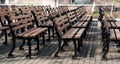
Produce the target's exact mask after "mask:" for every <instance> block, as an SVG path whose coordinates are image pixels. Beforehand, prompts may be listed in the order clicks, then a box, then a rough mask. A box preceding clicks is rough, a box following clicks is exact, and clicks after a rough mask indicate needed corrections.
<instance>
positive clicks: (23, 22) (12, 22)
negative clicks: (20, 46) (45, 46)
mask: <svg viewBox="0 0 120 64" xmlns="http://www.w3.org/2000/svg"><path fill="white" fill-rule="evenodd" d="M5 18H6V19H7V21H8V23H9V28H10V31H11V33H12V38H13V39H12V50H11V51H10V52H9V54H8V57H13V56H14V55H13V51H14V50H15V48H16V39H23V42H24V43H25V40H27V41H28V48H29V52H28V53H29V54H28V55H27V56H26V57H27V58H31V40H32V39H35V40H36V41H37V50H38V52H39V36H40V35H44V33H45V31H46V30H47V28H38V27H35V26H34V24H33V18H32V14H28V15H18V16H15V15H11V16H9V15H6V16H5ZM21 29H23V30H22V31H20V30H21ZM17 31H20V32H17ZM43 40H44V37H43Z"/></svg>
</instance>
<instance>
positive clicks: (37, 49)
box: [36, 37, 40, 53]
mask: <svg viewBox="0 0 120 64" xmlns="http://www.w3.org/2000/svg"><path fill="white" fill-rule="evenodd" d="M36 40H37V51H38V53H39V49H40V47H39V37H37V38H36Z"/></svg>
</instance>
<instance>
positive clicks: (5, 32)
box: [3, 30, 8, 45]
mask: <svg viewBox="0 0 120 64" xmlns="http://www.w3.org/2000/svg"><path fill="white" fill-rule="evenodd" d="M3 32H4V34H5V42H3V44H5V45H7V44H8V43H7V31H6V30H5V31H3Z"/></svg>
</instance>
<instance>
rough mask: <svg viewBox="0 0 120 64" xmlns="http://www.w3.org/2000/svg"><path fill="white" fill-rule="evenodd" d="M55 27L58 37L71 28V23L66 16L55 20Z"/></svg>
mask: <svg viewBox="0 0 120 64" xmlns="http://www.w3.org/2000/svg"><path fill="white" fill-rule="evenodd" d="M53 25H54V27H55V30H56V32H57V35H58V36H60V35H62V34H64V33H65V32H66V31H67V30H69V28H70V23H69V22H68V18H67V16H66V15H63V16H60V17H57V18H55V19H54V20H53Z"/></svg>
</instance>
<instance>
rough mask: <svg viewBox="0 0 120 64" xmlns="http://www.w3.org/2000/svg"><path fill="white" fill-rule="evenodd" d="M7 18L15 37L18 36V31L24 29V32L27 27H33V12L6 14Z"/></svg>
mask: <svg viewBox="0 0 120 64" xmlns="http://www.w3.org/2000/svg"><path fill="white" fill-rule="evenodd" d="M5 18H6V19H7V21H8V23H9V27H10V30H11V32H12V35H13V37H15V36H16V34H17V33H18V32H17V31H19V30H21V29H23V31H22V32H24V31H25V30H26V29H28V28H29V29H30V27H33V23H32V22H33V18H32V14H28V15H18V16H14V15H12V16H9V15H6V16H5Z"/></svg>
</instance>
